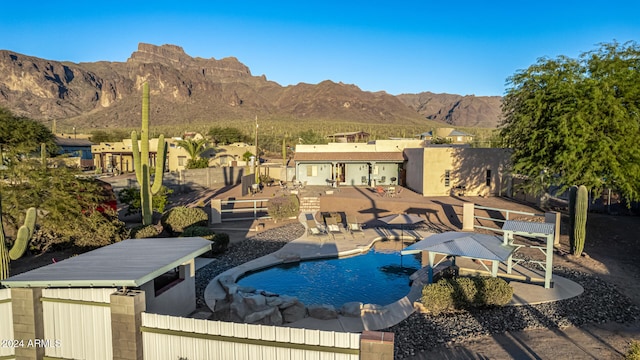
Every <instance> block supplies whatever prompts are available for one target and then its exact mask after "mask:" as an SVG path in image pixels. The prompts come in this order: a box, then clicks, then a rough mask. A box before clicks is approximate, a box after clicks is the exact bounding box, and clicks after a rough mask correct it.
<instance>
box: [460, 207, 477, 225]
mask: <svg viewBox="0 0 640 360" xmlns="http://www.w3.org/2000/svg"><path fill="white" fill-rule="evenodd" d="M474 210H475V208H474V204H473V203H464V204H462V231H473V220H474V219H473V216H474Z"/></svg>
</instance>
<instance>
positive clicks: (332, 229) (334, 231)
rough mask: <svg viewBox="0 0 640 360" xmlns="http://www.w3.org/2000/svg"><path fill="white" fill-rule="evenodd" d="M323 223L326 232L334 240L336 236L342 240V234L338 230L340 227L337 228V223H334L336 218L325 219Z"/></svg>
mask: <svg viewBox="0 0 640 360" xmlns="http://www.w3.org/2000/svg"><path fill="white" fill-rule="evenodd" d="M324 221H325V223H326V224H327V232H329V234H331V236H333V237H334V239H335V236H336V235H341V236H342V238H343V239H344V238H345V236H344V233H343V232H342V230H340V226H338V223H337V222H336V218H334V217H327V218H325V219H324Z"/></svg>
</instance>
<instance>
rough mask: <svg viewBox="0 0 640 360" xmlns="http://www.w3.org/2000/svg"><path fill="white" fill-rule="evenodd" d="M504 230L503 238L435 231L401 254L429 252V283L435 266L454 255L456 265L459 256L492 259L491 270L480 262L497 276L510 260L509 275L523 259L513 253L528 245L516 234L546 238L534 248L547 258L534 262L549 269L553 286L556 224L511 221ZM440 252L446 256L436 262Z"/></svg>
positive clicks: (547, 273) (547, 278) (547, 281)
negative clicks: (520, 242) (501, 267)
mask: <svg viewBox="0 0 640 360" xmlns="http://www.w3.org/2000/svg"><path fill="white" fill-rule="evenodd" d="M502 231H503V235H502V237H500V236H496V235H488V234H480V233H474V232H458V231H449V232H444V233H441V234H433V235H430V236H428V237H425V238H424V239H422V240H420V241H418V242H416V243H415V244H413V245H410V246H408V247H406V248H405V249H404V250H402V252H401V255H409V254H416V253H420V252H422V251H428V252H429V255H428V265H427V271H428V281H429V283H431V282H433V269H434V268H435V267H437V266H438V265H440V263H442V261H444V260H445V259H446V258H447V257H448V256H453V257H454V264H455V257H465V258H470V259H478V260H487V261H491V269H489V268H488V267H487V266H486V265H485V264H484V262H483V261H480V264H481V265H482V266H483V267H484V268H485V269H486V270H487V271H488V272H490V273H491V276H493V277H496V276H498V267H499V264H500V263H501V262H503V263H506V265H507V274H509V275H511V273H512V270H513V264H514V263H518V262H520V261H521V260H520V259H513V253H514V252H515V251H517V250H518V249H519V248H521V247H523V246H526V245H523V244H516V243H515V242H514V236H515V235H519V236H525V237H530V238H536V239H544V240H546V244H545V246H530V247H532V248H537V249H540V251H542V253H543V254H544V255H545V260H543V261H533V262H536V263H538V264H540V266H542V268H543V269H544V270H545V277H544V287H545V288H547V289H548V288H550V287H551V286H552V275H553V272H552V269H553V240H554V225H553V224H551V223H536V222H529V221H514V220H507V221H505V223H504V225H503V227H502ZM437 254H440V255H445V257H444V258H442V259H441V260H440V261H439V262H438V263H436V262H435V256H436V255H437Z"/></svg>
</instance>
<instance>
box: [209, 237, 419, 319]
mask: <svg viewBox="0 0 640 360" xmlns="http://www.w3.org/2000/svg"><path fill="white" fill-rule="evenodd" d="M372 235H373V234H372ZM376 235H377V234H376ZM387 239H388V238H387V237H380V236H376V237H375V238H374V239H372V240H371V241H370V243H369V244H368V245H366V246H358V247H356V248H351V249H349V250H344V251H340V252H338V251H332V252H327V251H325V252H324V253H322V254H321V255H320V254H319V252H317V251H315V250H316V249H313V248H311V249H309V248H310V247H313V246H318V247H320V248H322V246H326V245H327V244H326V243H325V244H324V245H323V244H319V243H318V242H317V241H309V240H308V239H306V238H305V237H302V238H300V239H296V240H294V241H292V242H291V243H289V244H287V245H285V247H283V248H282V249H280V250H278V251H276V252H274V253H272V254H269V255H266V256H263V257H261V258H258V259H255V260H252V261H250V262H248V263H245V264H242V265H240V266H237V267H235V268H233V269H229V270H227V271H225V272H224V273H222V274H220V275H218V276H217V277H215V278H214V279H213V280H212V281H211V282H210V283H209V285H208V286H207V289H206V290H205V301H206V303H207V306H209V308H210V309H211V310H212V311H213V313H214V318H216V319H219V320H226V321H236V322H244V323H251V324H264V325H283V324H288V323H293V322H296V321H299V320H301V319H304V318H305V317H311V318H315V319H318V320H332V319H337V318H338V317H339V316H346V317H353V318H358V317H360V318H361V319H362V323H363V324H362V328H363V330H365V329H366V330H377V329H382V328H386V327H389V326H392V325H395V324H397V323H398V322H400V321H402V320H404V319H405V318H406V317H407V316H409V315H410V314H411V313H413V311H414V308H413V301H415V300H411V298H413V297H414V296H410V295H411V293H415V290H413V289H412V291H410V293H409V294H407V296H409V298H407V296H405V297H404V298H402V299H400V300H398V301H397V302H395V303H392V304H389V305H386V306H380V305H376V304H363V303H361V302H350V303H346V304H343V305H342V306H341V308H340V309H336V308H335V307H334V306H332V305H325V304H319V305H315V304H314V305H308V306H305V304H303V303H301V302H300V301H298V299H297V298H295V297H293V296H288V295H278V294H274V293H270V292H267V291H262V290H257V289H254V288H250V287H243V286H239V285H238V284H237V283H236V281H237V279H239V278H240V277H242V276H243V275H244V274H246V273H248V272H250V271H256V270H260V269H263V268H267V267H271V266H275V265H279V264H282V263H292V262H298V261H303V260H312V259H318V258H331V257H336V256H338V257H344V256H350V255H357V254H362V253H365V252H367V251H369V249H370V248H371V247H372V246H373V245H374V244H375V243H376V242H378V241H382V240H387ZM294 249H295V250H297V251H292V250H294ZM325 249H326V247H325ZM334 249H335V247H334Z"/></svg>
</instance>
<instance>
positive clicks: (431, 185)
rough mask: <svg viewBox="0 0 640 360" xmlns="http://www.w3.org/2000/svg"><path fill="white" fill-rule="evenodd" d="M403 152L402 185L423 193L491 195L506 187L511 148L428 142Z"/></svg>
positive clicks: (429, 194) (438, 194)
mask: <svg viewBox="0 0 640 360" xmlns="http://www.w3.org/2000/svg"><path fill="white" fill-rule="evenodd" d="M404 153H405V157H406V158H407V162H406V163H405V165H404V166H405V169H406V173H407V175H406V184H405V185H406V186H407V187H408V188H409V189H411V190H413V191H415V192H417V193H420V194H422V195H424V196H449V195H467V196H469V195H471V196H491V195H501V194H506V193H507V192H508V191H509V189H508V188H509V186H510V184H511V182H510V181H509V177H510V175H509V164H510V157H511V150H510V149H496V148H470V147H459V146H438V147H433V146H429V147H424V148H411V149H405V150H404Z"/></svg>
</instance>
